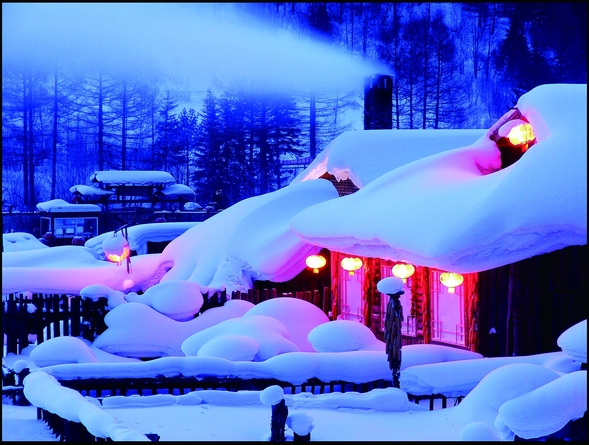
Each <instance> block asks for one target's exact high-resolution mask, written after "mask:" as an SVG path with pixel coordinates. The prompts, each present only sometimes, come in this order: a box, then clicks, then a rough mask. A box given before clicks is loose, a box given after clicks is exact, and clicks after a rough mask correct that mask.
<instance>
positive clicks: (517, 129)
mask: <svg viewBox="0 0 589 445" xmlns="http://www.w3.org/2000/svg"><path fill="white" fill-rule="evenodd" d="M499 136H501V137H505V138H507V139H509V143H510V144H511V145H515V146H518V145H526V144H529V143H531V142H532V141H533V140H534V139H535V138H536V135H535V134H534V130H533V129H532V126H531V125H530V124H529V123H528V122H526V121H524V120H522V119H514V120H512V121H509V122H507V123H506V124H505V125H503V126H502V127H501V128H500V129H499Z"/></svg>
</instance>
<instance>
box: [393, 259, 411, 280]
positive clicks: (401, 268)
mask: <svg viewBox="0 0 589 445" xmlns="http://www.w3.org/2000/svg"><path fill="white" fill-rule="evenodd" d="M414 273H415V267H413V265H412V264H408V263H398V264H395V265H394V266H393V275H394V276H396V277H397V278H401V279H402V280H403V283H406V282H407V278H409V277H410V276H411V275H413V274H414Z"/></svg>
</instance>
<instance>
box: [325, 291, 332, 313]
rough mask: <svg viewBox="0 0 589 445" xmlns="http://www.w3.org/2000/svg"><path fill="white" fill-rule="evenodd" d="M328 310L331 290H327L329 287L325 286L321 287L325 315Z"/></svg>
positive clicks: (329, 309) (329, 308)
mask: <svg viewBox="0 0 589 445" xmlns="http://www.w3.org/2000/svg"><path fill="white" fill-rule="evenodd" d="M330 311H331V292H330V291H329V287H327V286H325V287H324V288H323V312H325V315H327V316H329V312H330Z"/></svg>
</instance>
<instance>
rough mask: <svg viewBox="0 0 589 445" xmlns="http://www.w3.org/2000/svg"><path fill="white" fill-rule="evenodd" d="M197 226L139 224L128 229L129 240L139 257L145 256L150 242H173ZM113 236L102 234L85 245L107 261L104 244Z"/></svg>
mask: <svg viewBox="0 0 589 445" xmlns="http://www.w3.org/2000/svg"><path fill="white" fill-rule="evenodd" d="M197 224H200V223H199V222H158V223H147V224H137V225H136V226H131V227H127V240H128V241H129V247H130V248H131V250H134V251H135V252H136V253H137V255H144V254H146V253H147V243H148V242H154V243H155V242H162V241H172V240H173V239H175V238H177V237H178V236H180V235H182V234H183V233H184V232H186V231H187V230H188V229H190V228H191V227H194V226H195V225H197ZM113 234H114V231H110V232H105V233H102V234H100V235H98V236H96V237H94V238H90V239H89V240H88V241H86V243H85V244H84V245H85V246H86V247H88V248H90V249H92V250H94V251H95V252H96V253H98V255H99V256H100V258H101V259H105V255H104V250H103V249H102V243H103V242H104V240H105V239H107V238H110V237H112V236H113Z"/></svg>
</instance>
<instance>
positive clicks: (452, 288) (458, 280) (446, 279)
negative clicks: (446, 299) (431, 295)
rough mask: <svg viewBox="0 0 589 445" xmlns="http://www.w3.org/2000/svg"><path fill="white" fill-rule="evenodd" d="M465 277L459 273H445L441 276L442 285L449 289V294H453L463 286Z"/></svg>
mask: <svg viewBox="0 0 589 445" xmlns="http://www.w3.org/2000/svg"><path fill="white" fill-rule="evenodd" d="M463 281H464V277H463V276H462V275H461V274H459V273H454V272H444V273H443V274H441V275H440V283H442V284H443V285H444V286H446V287H447V288H448V292H449V293H451V294H453V293H454V292H456V288H457V287H458V286H460V285H461V284H462V282H463Z"/></svg>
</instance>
